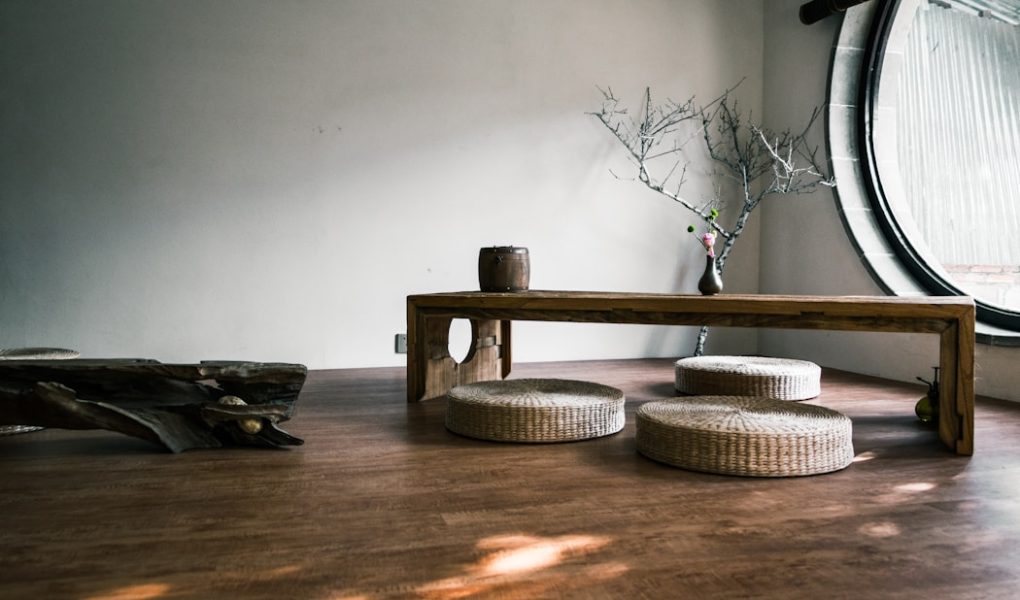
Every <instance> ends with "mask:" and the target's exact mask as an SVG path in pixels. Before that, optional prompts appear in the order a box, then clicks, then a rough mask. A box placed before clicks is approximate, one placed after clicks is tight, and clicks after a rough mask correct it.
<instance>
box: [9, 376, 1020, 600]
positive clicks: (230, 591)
mask: <svg viewBox="0 0 1020 600" xmlns="http://www.w3.org/2000/svg"><path fill="white" fill-rule="evenodd" d="M525 376H549V377H570V378H580V379H589V380H593V381H600V382H603V383H607V384H610V385H615V386H617V387H620V388H622V389H623V390H624V391H625V392H626V393H627V396H628V411H627V412H628V419H627V426H626V428H625V429H624V431H623V432H621V433H620V434H617V435H615V436H611V437H607V438H603V439H599V440H593V441H587V442H578V443H569V444H554V445H514V444H498V443H488V442H482V441H475V440H470V439H466V438H461V437H458V436H456V435H453V434H451V433H449V432H447V431H446V430H445V429H444V427H443V411H444V403H443V401H441V400H439V401H430V402H426V403H422V404H417V405H410V406H409V405H407V404H406V403H405V400H404V398H405V391H404V370H403V369H396V368H394V369H361V370H343V371H320V372H314V373H312V374H311V375H310V377H309V381H308V384H307V385H306V387H305V391H304V392H303V393H302V397H301V399H300V401H299V403H298V414H297V416H296V418H295V419H294V420H292V421H290V422H289V423H287V424H285V428H286V429H287V430H289V431H290V432H292V433H294V434H295V435H298V436H301V437H303V438H305V440H306V444H305V445H304V446H302V447H299V448H295V449H292V450H285V451H271V450H244V449H241V450H212V451H192V452H187V453H184V454H181V455H172V454H165V453H162V452H159V451H158V450H156V449H155V448H154V447H150V446H149V445H147V444H146V443H144V442H141V441H135V440H132V439H130V438H126V437H122V436H118V435H116V434H108V433H104V432H70V431H44V432H39V433H34V434H28V435H21V436H13V437H6V438H0V548H2V550H0V597H3V598H87V599H116V600H125V599H128V598H274V599H275V598H308V599H323V600H325V599H340V598H351V599H353V598H363V599H377V598H416V597H421V598H451V599H452V598H717V597H722V598H925V599H928V600H930V599H932V598H949V597H956V598H1016V597H1017V595H1018V594H1020V592H1018V590H1020V405H1017V404H1010V403H1004V402H998V401H992V400H984V399H979V400H978V403H977V414H976V434H975V440H976V449H975V454H974V456H973V457H969V458H968V457H959V456H955V455H954V454H952V453H950V452H949V451H948V450H944V449H942V448H941V447H940V446H939V445H938V443H937V441H936V436H935V433H934V432H933V431H931V430H929V429H925V428H924V427H922V426H920V425H919V424H917V423H916V422H915V419H914V416H913V404H914V401H915V400H916V399H917V398H918V397H919V396H920V395H921V393H922V391H923V390H922V386H920V385H916V386H912V385H907V384H900V383H892V382H888V381H882V380H878V379H873V378H867V377H862V376H858V375H852V374H847V373H841V372H836V371H826V372H825V375H824V379H823V394H822V396H821V397H820V398H819V399H818V400H816V401H815V402H818V403H820V404H823V405H826V406H830V407H832V408H836V409H838V410H841V411H843V412H845V413H847V414H849V415H850V416H851V417H852V418H853V422H854V444H855V448H856V451H857V455H858V459H859V460H858V461H857V462H855V463H854V464H853V465H852V466H851V467H849V468H848V469H846V470H844V471H841V472H838V473H833V474H829V475H821V476H816V477H807V478H794V479H752V478H739V477H726V476H720V475H709V474H701V473H694V472H688V471H683V470H679V469H675V468H671V467H668V466H665V465H660V464H657V463H654V462H651V461H649V460H647V459H645V458H643V457H641V456H640V455H638V454H637V453H636V452H635V449H634V410H635V409H636V407H637V406H638V405H640V404H641V403H642V402H645V401H648V400H651V399H657V398H661V397H669V396H672V377H673V371H672V364H671V362H670V361H665V360H637V361H599V362H583V363H547V364H533V365H519V366H518V367H517V368H516V369H515V372H514V377H525Z"/></svg>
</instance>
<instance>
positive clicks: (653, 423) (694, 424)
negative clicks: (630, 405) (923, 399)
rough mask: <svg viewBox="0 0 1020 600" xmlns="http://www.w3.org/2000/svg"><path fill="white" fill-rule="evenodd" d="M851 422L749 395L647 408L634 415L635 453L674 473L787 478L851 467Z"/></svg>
mask: <svg viewBox="0 0 1020 600" xmlns="http://www.w3.org/2000/svg"><path fill="white" fill-rule="evenodd" d="M850 437H851V424H850V419H849V417H847V416H846V415H844V414H842V413H838V412H836V411H834V410H832V409H829V408H825V407H823V406H815V405H811V404H795V403H791V402H786V401H784V400H775V399H771V398H755V397H751V396H695V397H692V398H676V399H674V400H663V401H656V402H648V403H646V404H644V405H642V406H641V407H640V408H639V409H638V412H637V449H638V452H640V453H641V454H644V455H645V456H647V457H649V458H652V459H654V460H657V461H660V462H664V463H667V464H670V465H674V466H677V467H683V468H685V469H691V470H694V471H706V472H709V473H722V474H726V475H748V476H752V477H791V476H795V475H816V474H818V473H828V472H831V471H838V470H839V469H842V468H845V467H846V466H848V465H849V464H850V462H851V461H853V458H854V449H853V444H852V442H851V439H850Z"/></svg>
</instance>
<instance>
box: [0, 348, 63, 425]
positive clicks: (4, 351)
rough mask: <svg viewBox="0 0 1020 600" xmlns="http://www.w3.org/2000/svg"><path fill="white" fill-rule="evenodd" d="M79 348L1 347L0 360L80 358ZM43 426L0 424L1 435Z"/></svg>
mask: <svg viewBox="0 0 1020 600" xmlns="http://www.w3.org/2000/svg"><path fill="white" fill-rule="evenodd" d="M78 356H79V354H78V351H77V350H67V349H65V348H0V360H63V359H68V358H78ZM40 429H42V427H36V426H35V425H0V435H14V434H16V433H30V432H32V431H39V430H40Z"/></svg>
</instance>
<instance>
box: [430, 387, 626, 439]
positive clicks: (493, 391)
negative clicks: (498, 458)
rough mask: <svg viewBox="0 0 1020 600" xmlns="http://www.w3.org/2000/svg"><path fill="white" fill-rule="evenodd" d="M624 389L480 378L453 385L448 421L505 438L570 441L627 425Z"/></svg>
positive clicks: (479, 434)
mask: <svg viewBox="0 0 1020 600" xmlns="http://www.w3.org/2000/svg"><path fill="white" fill-rule="evenodd" d="M623 405H624V395H623V392H621V391H620V390H618V389H616V388H614V387H609V386H608V385H601V384H598V383H591V382H588V381H573V380H569V379H509V380H504V381H479V382H477V383H470V384H467V385H460V386H457V387H455V388H453V389H452V390H450V391H449V393H448V394H447V403H446V427H447V428H448V429H449V430H450V431H453V432H454V433H459V434H461V435H466V436H468V437H473V438H479V439H483V440H494V441H500V442H567V441H573V440H584V439H589V438H595V437H600V436H604V435H609V434H612V433H616V432H618V431H620V430H621V429H623V421H624V412H623Z"/></svg>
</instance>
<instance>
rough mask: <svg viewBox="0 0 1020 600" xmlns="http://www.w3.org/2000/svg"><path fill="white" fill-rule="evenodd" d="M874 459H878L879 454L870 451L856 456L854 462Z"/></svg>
mask: <svg viewBox="0 0 1020 600" xmlns="http://www.w3.org/2000/svg"><path fill="white" fill-rule="evenodd" d="M874 458H878V454H876V453H875V452H872V451H871V450H868V451H867V452H861V453H860V454H858V455H857V456H855V457H854V462H855V463H856V462H865V461H869V460H872V459H874Z"/></svg>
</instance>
